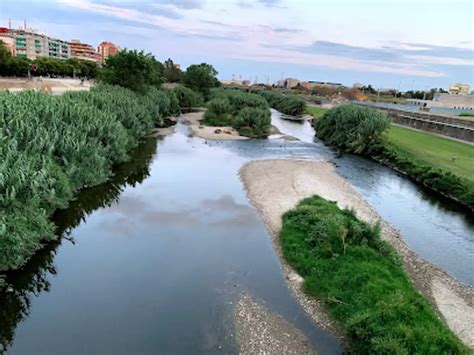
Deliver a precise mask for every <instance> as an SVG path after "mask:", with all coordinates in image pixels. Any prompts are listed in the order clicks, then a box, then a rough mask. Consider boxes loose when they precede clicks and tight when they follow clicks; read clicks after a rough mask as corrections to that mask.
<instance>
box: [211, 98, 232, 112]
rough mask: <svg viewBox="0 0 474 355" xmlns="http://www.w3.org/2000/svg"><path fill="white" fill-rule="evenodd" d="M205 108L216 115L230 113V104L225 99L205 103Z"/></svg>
mask: <svg viewBox="0 0 474 355" xmlns="http://www.w3.org/2000/svg"><path fill="white" fill-rule="evenodd" d="M207 107H208V109H209V111H212V112H214V113H215V114H216V115H222V114H225V113H230V112H231V111H232V107H231V105H230V102H229V100H228V99H227V98H226V97H223V98H220V97H217V98H215V99H212V100H211V101H209V102H208V103H207Z"/></svg>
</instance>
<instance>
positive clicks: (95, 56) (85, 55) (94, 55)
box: [69, 39, 102, 63]
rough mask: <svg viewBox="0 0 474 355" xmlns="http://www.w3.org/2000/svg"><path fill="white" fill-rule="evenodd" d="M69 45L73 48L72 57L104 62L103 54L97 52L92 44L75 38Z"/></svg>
mask: <svg viewBox="0 0 474 355" xmlns="http://www.w3.org/2000/svg"><path fill="white" fill-rule="evenodd" d="M69 46H70V48H71V58H76V59H78V60H88V61H91V62H97V63H102V55H101V54H100V53H98V52H96V50H95V48H94V47H92V46H91V45H90V44H87V43H82V42H81V41H79V40H77V39H73V40H71V41H70V42H69Z"/></svg>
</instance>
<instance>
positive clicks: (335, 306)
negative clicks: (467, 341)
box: [280, 196, 469, 354]
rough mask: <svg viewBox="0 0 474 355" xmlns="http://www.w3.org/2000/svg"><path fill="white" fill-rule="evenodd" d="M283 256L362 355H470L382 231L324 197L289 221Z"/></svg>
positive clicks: (289, 214)
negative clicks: (417, 288) (427, 298)
mask: <svg viewBox="0 0 474 355" xmlns="http://www.w3.org/2000/svg"><path fill="white" fill-rule="evenodd" d="M280 242H281V245H282V250H283V255H284V257H285V258H286V259H287V260H288V262H289V263H290V264H291V265H292V266H293V267H294V268H295V269H296V271H297V272H298V273H299V274H300V275H301V276H303V278H304V290H305V291H306V292H307V293H308V294H309V295H311V296H315V297H317V298H318V299H320V300H322V301H323V302H324V303H325V304H326V306H327V308H328V310H329V311H330V313H331V314H332V315H333V317H334V318H335V319H337V320H338V321H339V322H340V324H341V326H342V327H343V328H344V329H345V332H346V334H347V338H348V341H349V345H350V347H351V351H352V352H354V353H356V354H387V353H390V354H468V353H469V350H468V349H467V348H466V347H465V346H464V345H463V344H462V343H461V342H460V341H459V340H458V339H457V338H456V337H455V336H454V335H453V334H452V332H451V331H450V330H449V329H448V328H447V326H446V325H445V324H443V322H442V321H441V320H440V319H439V318H438V317H437V315H436V314H435V313H434V311H433V310H432V309H431V306H430V304H429V303H428V301H426V299H424V297H423V296H422V295H421V294H420V293H419V292H418V291H417V290H415V289H414V287H413V285H412V283H411V282H410V280H409V279H408V277H407V275H406V274H405V272H404V271H403V266H402V264H401V260H400V258H399V256H398V255H397V254H396V252H395V251H394V250H393V249H392V248H391V247H390V246H389V245H388V244H387V243H386V242H384V241H382V240H381V238H380V231H379V227H378V226H370V225H368V224H366V223H364V222H361V221H359V220H358V219H357V218H356V216H355V214H354V213H353V212H352V211H350V210H347V209H346V210H340V209H339V208H338V207H337V205H336V204H335V203H334V202H329V201H326V200H324V199H322V198H320V197H318V196H314V197H310V198H307V199H304V200H303V201H301V202H300V203H299V205H298V206H297V207H296V208H295V209H293V210H291V211H289V212H287V213H285V214H284V216H283V227H282V230H281V233H280Z"/></svg>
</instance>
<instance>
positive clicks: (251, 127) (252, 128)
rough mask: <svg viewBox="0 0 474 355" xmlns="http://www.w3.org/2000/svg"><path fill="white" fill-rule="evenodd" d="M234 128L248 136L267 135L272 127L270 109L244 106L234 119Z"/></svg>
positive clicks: (258, 136)
mask: <svg viewBox="0 0 474 355" xmlns="http://www.w3.org/2000/svg"><path fill="white" fill-rule="evenodd" d="M234 128H236V129H237V130H238V131H239V134H241V135H243V136H247V137H254V138H260V137H266V136H268V134H269V132H270V128H271V114H270V111H269V110H268V109H263V108H259V107H244V108H243V109H241V110H240V112H239V114H238V115H237V117H236V119H235V120H234Z"/></svg>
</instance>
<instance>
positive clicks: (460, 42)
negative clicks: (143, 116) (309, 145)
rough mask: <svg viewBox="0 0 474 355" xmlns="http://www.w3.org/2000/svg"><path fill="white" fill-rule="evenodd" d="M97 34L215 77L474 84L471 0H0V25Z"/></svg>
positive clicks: (70, 35) (65, 34)
mask: <svg viewBox="0 0 474 355" xmlns="http://www.w3.org/2000/svg"><path fill="white" fill-rule="evenodd" d="M9 19H11V21H12V27H14V28H17V27H19V26H22V25H23V20H24V19H26V21H27V26H28V27H32V28H35V29H38V30H40V31H41V32H44V33H47V34H48V35H50V36H52V37H57V38H61V39H65V40H69V39H79V40H81V41H83V42H86V43H90V44H92V45H94V46H96V45H97V44H99V43H100V42H101V41H103V40H108V41H112V42H114V43H116V44H118V45H119V46H120V47H122V48H128V49H139V50H142V49H143V50H144V51H145V52H150V53H152V54H154V55H155V57H156V58H157V59H158V60H160V61H164V60H166V59H167V58H172V59H173V61H174V62H175V63H179V64H181V65H182V67H183V68H186V67H187V66H188V65H190V64H193V63H202V62H207V63H210V64H212V65H214V67H215V68H216V69H217V71H218V72H219V75H218V77H219V78H220V79H232V78H233V77H235V79H239V78H241V79H250V80H251V81H255V80H258V81H259V82H267V81H269V82H270V83H273V82H274V81H276V80H278V79H281V78H282V77H295V78H298V79H300V80H315V81H332V82H341V83H343V84H345V85H352V84H353V83H354V82H361V83H363V84H371V85H372V86H373V87H376V88H394V89H397V90H411V89H419V90H426V89H429V88H431V87H443V88H447V86H448V85H449V84H451V83H455V82H462V83H468V84H471V86H472V85H473V84H474V47H473V46H474V1H472V0H444V1H439V0H397V1H392V0H359V1H357V0H332V1H331V0H312V1H311V0H154V1H153V0H137V1H130V0H0V26H7V25H8V20H9Z"/></svg>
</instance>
